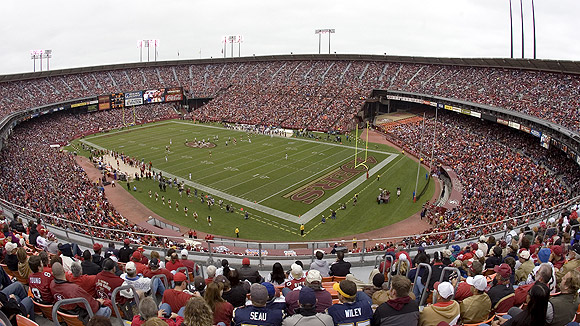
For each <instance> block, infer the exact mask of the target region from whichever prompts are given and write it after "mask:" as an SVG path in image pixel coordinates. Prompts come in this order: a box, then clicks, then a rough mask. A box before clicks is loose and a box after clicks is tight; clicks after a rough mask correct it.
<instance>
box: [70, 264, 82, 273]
mask: <svg viewBox="0 0 580 326" xmlns="http://www.w3.org/2000/svg"><path fill="white" fill-rule="evenodd" d="M70 271H71V273H72V274H73V276H74V277H80V276H81V275H82V274H83V268H82V267H81V264H80V263H79V262H77V261H75V262H73V263H72V264H71V265H70Z"/></svg>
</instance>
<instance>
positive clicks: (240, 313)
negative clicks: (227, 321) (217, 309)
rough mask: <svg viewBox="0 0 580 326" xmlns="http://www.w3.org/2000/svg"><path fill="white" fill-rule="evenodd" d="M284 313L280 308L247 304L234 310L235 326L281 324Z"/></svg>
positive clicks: (274, 325)
mask: <svg viewBox="0 0 580 326" xmlns="http://www.w3.org/2000/svg"><path fill="white" fill-rule="evenodd" d="M282 319H284V313H283V312H282V310H279V309H270V308H267V307H256V306H245V307H241V308H236V309H235V310H234V324H235V326H245V325H251V326H280V325H282Z"/></svg>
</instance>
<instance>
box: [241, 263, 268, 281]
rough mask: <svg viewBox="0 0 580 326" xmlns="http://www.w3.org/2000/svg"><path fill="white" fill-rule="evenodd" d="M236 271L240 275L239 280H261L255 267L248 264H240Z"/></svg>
mask: <svg viewBox="0 0 580 326" xmlns="http://www.w3.org/2000/svg"><path fill="white" fill-rule="evenodd" d="M238 273H239V275H240V280H241V281H243V280H248V281H249V282H250V283H258V282H260V281H261V280H262V276H260V273H259V272H258V270H257V269H256V268H255V267H251V266H249V265H242V267H240V268H239V269H238Z"/></svg>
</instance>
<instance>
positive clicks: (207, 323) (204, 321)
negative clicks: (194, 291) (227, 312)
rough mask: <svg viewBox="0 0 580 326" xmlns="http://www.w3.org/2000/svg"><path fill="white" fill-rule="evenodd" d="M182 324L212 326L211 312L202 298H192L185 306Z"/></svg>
mask: <svg viewBox="0 0 580 326" xmlns="http://www.w3.org/2000/svg"><path fill="white" fill-rule="evenodd" d="M183 323H184V324H185V325H187V326H212V325H213V312H212V311H211V309H210V307H209V306H208V305H207V303H205V300H204V299H203V298H202V297H192V298H191V299H189V300H188V301H187V303H186V304H185V310H184V312H183Z"/></svg>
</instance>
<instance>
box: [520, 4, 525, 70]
mask: <svg viewBox="0 0 580 326" xmlns="http://www.w3.org/2000/svg"><path fill="white" fill-rule="evenodd" d="M520 18H521V20H522V59H523V58H524V5H523V4H522V0H520Z"/></svg>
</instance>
